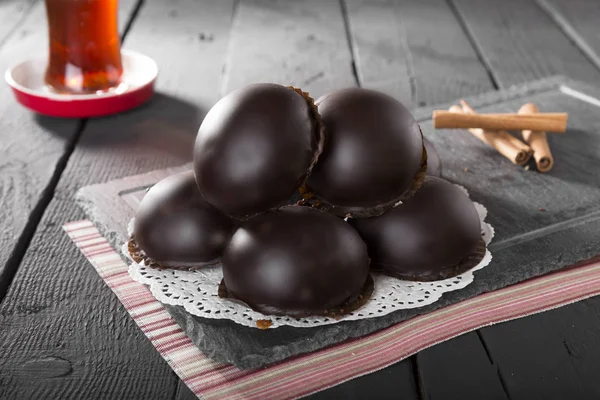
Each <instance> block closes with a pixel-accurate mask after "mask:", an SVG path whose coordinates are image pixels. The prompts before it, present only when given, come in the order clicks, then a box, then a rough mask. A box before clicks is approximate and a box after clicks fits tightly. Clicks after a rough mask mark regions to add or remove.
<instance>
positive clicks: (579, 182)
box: [77, 77, 600, 369]
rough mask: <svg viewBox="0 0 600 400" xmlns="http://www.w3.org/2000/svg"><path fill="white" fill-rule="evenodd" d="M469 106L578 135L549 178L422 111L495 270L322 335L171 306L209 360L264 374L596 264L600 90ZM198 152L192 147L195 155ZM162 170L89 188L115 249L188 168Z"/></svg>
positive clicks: (512, 93) (82, 200) (564, 146)
mask: <svg viewBox="0 0 600 400" xmlns="http://www.w3.org/2000/svg"><path fill="white" fill-rule="evenodd" d="M467 101H468V102H469V103H470V104H471V105H472V106H473V107H474V108H475V109H477V110H478V111H480V112H515V111H516V110H518V109H519V107H520V106H521V105H522V104H524V103H526V102H534V103H536V104H537V105H538V106H539V108H540V109H541V110H542V111H547V112H553V111H565V112H568V113H569V124H568V131H567V133H566V134H564V135H554V134H552V135H549V142H550V147H551V149H552V152H553V154H554V157H555V167H554V169H553V170H552V171H551V172H549V173H547V174H540V173H538V172H536V171H535V164H533V163H532V164H531V165H530V168H529V170H527V169H524V168H522V167H517V166H515V165H513V164H511V163H510V162H509V161H508V160H506V159H504V158H503V157H502V156H500V155H499V154H498V153H496V152H495V150H493V149H491V148H489V147H487V146H486V145H484V144H483V143H481V142H480V141H479V140H477V139H476V138H474V137H473V136H472V135H471V134H469V133H468V132H467V131H465V130H434V129H433V125H432V121H431V112H432V110H433V109H434V108H435V109H447V108H448V107H449V105H450V104H444V105H439V106H437V107H434V108H431V107H427V108H422V109H417V110H415V111H414V115H415V117H416V118H417V119H418V120H419V123H420V124H421V127H422V129H423V132H424V134H425V136H426V137H427V138H428V139H430V140H431V141H432V142H433V143H434V144H435V146H436V148H437V149H438V151H439V153H440V155H441V158H442V162H443V170H444V177H445V178H446V179H448V180H450V181H452V182H455V183H458V184H461V185H463V186H465V187H466V188H467V189H468V190H469V192H470V193H471V197H472V198H473V199H474V200H475V201H478V202H480V203H482V204H484V205H485V206H486V207H487V209H488V212H489V214H488V217H487V221H488V222H490V223H491V224H492V225H493V226H494V228H495V230H496V236H495V238H494V241H493V242H492V244H491V246H490V250H491V251H492V254H493V261H492V263H491V264H490V265H489V266H488V267H486V268H485V269H483V270H481V271H479V272H477V273H476V278H475V281H474V282H473V283H472V284H471V285H469V286H468V287H467V288H465V289H463V290H460V291H455V292H450V293H446V294H444V296H443V297H442V298H441V299H440V300H439V301H438V302H436V303H434V304H432V305H429V306H426V307H422V308H417V309H412V310H400V311H397V312H395V313H392V314H389V315H386V316H383V317H379V318H372V319H367V320H362V321H349V322H341V323H338V324H334V325H328V326H323V327H315V328H291V327H281V328H277V329H270V330H267V331H262V330H259V329H252V328H247V327H243V326H240V325H237V324H235V323H233V322H231V321H226V320H213V319H208V318H200V317H196V316H192V315H190V314H188V313H187V312H185V311H184V310H183V308H181V307H176V306H166V307H167V309H168V311H169V312H170V313H171V315H172V316H173V317H174V318H175V320H176V321H177V322H178V323H179V324H180V325H181V326H182V327H183V329H184V330H185V332H186V333H187V334H188V336H189V337H190V338H191V339H192V340H193V341H194V342H195V343H196V344H197V345H198V346H199V347H200V349H201V350H202V351H203V352H204V353H206V354H207V355H208V356H209V357H211V358H213V359H215V360H218V361H221V362H227V363H232V364H234V365H236V366H238V367H240V368H245V369H246V368H257V367H261V366H264V365H267V364H270V363H273V362H277V361H280V360H283V359H285V358H288V357H291V356H294V355H298V354H302V353H306V352H310V351H314V350H317V349H320V348H323V347H326V346H329V345H332V344H335V343H338V342H341V341H344V340H347V339H350V338H354V337H359V336H363V335H366V334H368V333H371V332H374V331H377V330H379V329H382V328H385V327H388V326H390V325H392V324H394V323H397V322H400V321H403V320H406V319H408V318H411V317H414V316H416V315H419V314H423V313H427V312H430V311H432V310H435V309H437V308H440V307H443V306H446V305H449V304H453V303H456V302H459V301H461V300H464V299H467V298H471V297H473V296H476V295H478V294H481V293H484V292H488V291H492V290H495V289H498V288H501V287H505V286H508V285H511V284H514V283H517V282H520V281H523V280H525V279H528V278H531V277H534V276H539V275H542V274H545V273H549V272H551V271H554V270H557V269H560V268H563V267H566V266H569V265H572V264H574V263H576V262H578V261H581V260H586V259H590V258H592V257H594V256H596V255H597V254H600V88H597V87H591V86H589V85H586V84H583V83H580V82H575V81H572V80H569V79H567V78H564V77H553V78H549V79H544V80H541V81H536V82H533V83H530V84H527V85H523V86H520V87H516V88H511V89H508V90H502V91H494V92H490V93H487V94H484V95H479V96H476V97H469V98H467ZM190 154H191V149H190ZM187 168H189V165H188V166H183V167H179V168H173V169H169V170H162V171H155V172H151V173H148V174H144V175H138V176H134V177H129V178H125V179H122V180H118V181H113V182H109V183H105V184H99V185H93V186H88V187H85V188H83V189H81V190H80V192H79V193H78V195H77V201H78V202H79V204H80V205H81V206H82V207H83V208H84V209H85V210H86V212H87V214H88V215H89V217H90V218H91V219H92V220H93V221H94V223H95V224H96V225H97V226H98V228H99V229H100V230H101V231H102V232H103V234H104V235H105V236H106V237H107V238H108V239H109V240H110V241H111V243H112V244H113V246H114V247H115V248H117V249H118V248H120V246H121V244H122V243H123V242H124V240H125V239H126V235H127V234H126V226H127V223H128V221H129V220H130V219H131V218H132V217H133V216H134V213H135V203H132V201H131V198H132V193H134V192H136V191H140V190H145V189H146V188H148V187H149V186H151V185H153V184H154V183H156V182H157V181H158V180H160V179H162V178H164V177H166V176H168V175H169V174H172V173H174V172H178V171H181V170H184V169H187Z"/></svg>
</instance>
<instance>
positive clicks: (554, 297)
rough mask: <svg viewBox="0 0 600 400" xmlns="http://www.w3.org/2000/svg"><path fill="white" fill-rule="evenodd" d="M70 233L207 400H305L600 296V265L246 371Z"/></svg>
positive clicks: (89, 236) (72, 229)
mask: <svg viewBox="0 0 600 400" xmlns="http://www.w3.org/2000/svg"><path fill="white" fill-rule="evenodd" d="M64 230H65V231H66V232H67V234H68V235H69V237H70V238H71V239H72V240H73V242H74V243H75V245H76V246H77V247H78V248H79V249H80V250H81V252H82V253H83V254H84V255H85V257H86V258H87V259H88V260H89V261H90V263H91V264H92V265H93V266H94V268H95V269H96V271H97V272H98V274H99V275H100V276H101V277H102V279H104V281H105V282H106V284H107V285H108V286H109V287H110V288H111V289H112V291H113V292H114V293H115V294H116V295H117V297H118V298H119V300H120V301H121V303H123V305H124V306H125V308H126V309H127V311H128V312H129V314H130V315H131V317H132V318H133V319H134V321H135V322H136V323H137V324H138V325H139V327H140V328H141V329H142V331H143V332H144V333H145V334H146V336H147V337H148V339H150V341H151V342H152V344H153V345H154V347H156V350H157V351H158V352H159V353H160V354H161V356H162V357H163V358H164V359H165V361H167V363H168V364H169V365H170V366H171V368H173V370H174V371H175V373H176V374H177V375H178V376H179V377H180V378H181V380H182V381H183V382H185V384H186V385H187V386H188V387H189V388H190V389H191V390H192V392H194V393H195V394H196V395H197V396H198V397H201V398H204V399H223V398H227V399H232V398H237V399H284V398H297V397H301V396H305V395H308V394H310V393H314V392H317V391H320V390H323V389H326V388H328V387H331V386H335V385H338V384H340V383H342V382H345V381H347V380H350V379H353V378H356V377H359V376H361V375H365V374H368V373H371V372H374V371H377V370H379V369H382V368H385V367H387V366H389V365H391V364H394V363H396V362H398V361H400V360H402V359H404V358H406V357H409V356H410V355H412V354H414V353H416V352H418V351H420V350H422V349H425V348H427V347H429V346H432V345H434V344H436V343H439V342H442V341H445V340H448V339H450V338H453V337H456V336H458V335H460V334H462V333H466V332H469V331H472V330H474V329H478V328H480V327H483V326H487V325H491V324H495V323H498V322H502V321H507V320H510V319H515V318H519V317H523V316H527V315H531V314H535V313H538V312H541V311H545V310H549V309H552V308H556V307H560V306H563V305H566V304H569V303H572V302H575V301H578V300H583V299H586V298H588V297H591V296H595V295H598V294H600V261H596V262H594V263H591V264H587V265H582V266H578V267H575V268H569V269H566V270H562V271H559V272H555V273H552V274H549V275H545V276H542V277H538V278H535V279H531V280H528V281H525V282H523V283H520V284H517V285H513V286H510V287H506V288H504V289H500V290H497V291H494V292H490V293H486V294H482V295H480V296H477V297H474V298H472V299H470V300H466V301H463V302H461V303H457V304H454V305H451V306H448V307H445V308H442V309H439V310H437V311H434V312H431V313H429V314H425V315H422V316H419V317H415V318H413V319H410V320H407V321H404V322H402V323H399V324H397V325H394V326H391V327H389V328H387V329H384V330H382V331H379V332H376V333H373V334H371V335H368V336H365V337H362V338H359V339H355V340H352V341H349V342H344V343H341V344H338V345H336V346H333V347H329V348H326V349H323V350H319V351H316V352H314V353H310V354H307V355H304V356H300V357H295V358H293V359H289V360H286V361H283V362H281V363H278V364H275V365H273V366H270V367H267V368H263V369H258V370H240V369H238V368H236V367H235V366H232V365H227V364H222V363H218V362H215V361H212V360H210V359H209V358H208V357H207V356H205V355H204V354H203V353H202V352H201V351H200V350H199V349H198V348H197V347H196V346H195V345H194V344H193V343H192V342H191V340H190V339H189V338H188V337H187V336H186V335H185V334H184V332H183V331H182V330H181V328H180V327H179V326H178V325H177V324H176V323H175V321H174V320H173V319H172V318H171V316H170V314H169V313H168V312H167V310H166V309H165V308H164V307H163V306H162V304H161V303H160V302H158V301H157V300H156V299H155V298H154V297H153V296H152V294H151V293H150V291H149V290H148V289H147V288H146V287H145V286H144V285H142V284H140V283H138V282H136V281H134V280H133V279H132V278H131V277H130V276H129V273H128V265H127V264H126V263H125V262H124V261H123V259H122V258H121V256H120V255H119V254H118V253H117V252H116V251H115V250H114V249H113V248H112V247H111V246H110V244H109V243H108V241H107V240H106V239H105V238H104V237H102V235H101V234H100V232H99V231H98V230H97V229H96V228H95V227H94V225H93V224H92V223H91V222H90V221H76V222H71V223H68V224H66V225H65V226H64ZM323 372H326V373H323Z"/></svg>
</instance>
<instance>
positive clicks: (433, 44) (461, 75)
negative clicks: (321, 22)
mask: <svg viewBox="0 0 600 400" xmlns="http://www.w3.org/2000/svg"><path fill="white" fill-rule="evenodd" d="M345 3H346V8H347V16H348V26H349V32H350V38H351V42H352V47H353V49H354V55H355V64H356V69H357V73H358V77H359V80H360V83H361V85H362V86H363V87H367V88H372V89H376V90H381V91H384V92H387V93H389V94H391V95H393V96H394V97H396V98H397V99H399V100H400V101H402V102H404V103H405V104H406V105H407V106H410V107H417V106H419V107H420V106H426V105H431V104H436V103H441V102H446V101H449V100H453V99H456V98H459V97H461V96H466V95H472V94H475V93H482V92H485V91H488V90H491V89H493V87H492V85H491V83H490V79H489V77H488V75H487V71H486V70H485V68H484V67H483V65H482V64H481V63H480V61H479V59H478V56H477V53H476V52H475V50H474V49H473V47H472V46H471V44H470V42H469V39H468V37H467V35H466V34H465V32H464V30H463V28H462V27H461V25H460V23H459V21H458V20H457V19H456V17H455V15H454V13H453V10H452V9H451V7H449V5H448V4H447V3H446V2H443V1H438V0H425V1H418V2H415V1H410V0H402V1H392V0H376V1H370V0H345Z"/></svg>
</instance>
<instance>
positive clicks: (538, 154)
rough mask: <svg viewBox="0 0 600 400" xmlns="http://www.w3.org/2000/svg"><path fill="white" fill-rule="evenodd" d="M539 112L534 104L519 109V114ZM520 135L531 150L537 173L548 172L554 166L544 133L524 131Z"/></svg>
mask: <svg viewBox="0 0 600 400" xmlns="http://www.w3.org/2000/svg"><path fill="white" fill-rule="evenodd" d="M539 111H540V110H539V109H538V108H537V106H536V105H535V104H533V103H527V104H524V105H523V106H522V107H521V108H520V109H519V114H535V113H538V112H539ZM521 134H522V135H523V139H524V140H525V141H526V142H527V143H528V144H529V145H530V146H531V148H532V149H533V158H534V159H535V164H536V165H537V169H538V171H540V172H548V171H550V170H551V169H552V167H553V166H554V157H552V153H551V152H550V146H548V138H547V137H546V132H541V131H533V130H530V129H524V130H523V131H522V132H521Z"/></svg>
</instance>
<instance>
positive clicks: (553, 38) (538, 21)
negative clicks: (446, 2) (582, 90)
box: [452, 0, 600, 88]
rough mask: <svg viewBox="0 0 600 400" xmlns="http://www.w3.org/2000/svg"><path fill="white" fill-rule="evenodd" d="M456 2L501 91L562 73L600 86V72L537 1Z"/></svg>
mask: <svg viewBox="0 0 600 400" xmlns="http://www.w3.org/2000/svg"><path fill="white" fill-rule="evenodd" d="M452 3H453V5H454V7H455V8H456V10H457V13H458V14H459V15H460V16H461V19H462V20H463V21H464V24H465V26H466V28H467V29H468V30H469V31H470V32H471V35H472V36H473V39H474V41H475V43H477V46H478V48H479V49H480V52H481V53H482V55H483V56H484V58H485V59H486V60H487V64H488V65H489V68H491V71H492V72H493V74H494V76H495V79H496V82H497V84H498V86H499V87H500V88H508V87H510V86H513V85H516V84H520V83H523V82H527V81H530V80H533V79H540V78H544V77H548V76H551V75H556V74H563V75H567V76H568V77H569V78H573V79H578V80H582V81H585V82H589V83H596V82H598V81H600V70H598V69H597V68H596V66H594V65H593V64H592V63H591V62H590V60H589V59H588V58H587V57H586V56H585V55H584V54H583V53H582V52H581V51H580V49H579V48H577V47H576V46H575V45H574V44H573V42H572V41H571V40H570V39H569V38H568V37H567V36H565V34H564V32H563V31H562V30H561V29H560V27H559V26H558V25H557V24H556V23H555V22H554V21H553V20H552V19H551V18H550V17H549V16H548V14H547V13H546V12H544V10H542V8H540V6H539V5H538V4H537V3H536V2H535V1H534V0H489V1H485V2H482V1H478V0H452ZM534 22H535V23H534Z"/></svg>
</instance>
